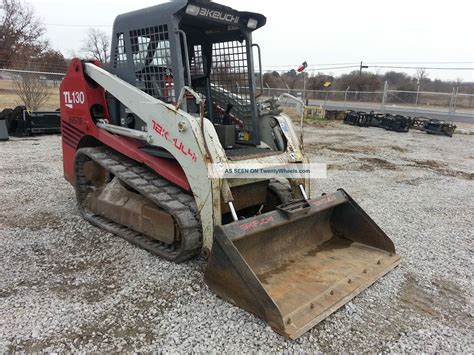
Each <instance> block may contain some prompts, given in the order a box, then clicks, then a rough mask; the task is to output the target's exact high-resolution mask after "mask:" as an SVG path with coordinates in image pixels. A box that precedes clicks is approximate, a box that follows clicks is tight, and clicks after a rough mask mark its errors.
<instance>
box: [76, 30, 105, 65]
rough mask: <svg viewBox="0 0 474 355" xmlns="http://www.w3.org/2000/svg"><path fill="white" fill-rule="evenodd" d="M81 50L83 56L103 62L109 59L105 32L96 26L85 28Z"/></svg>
mask: <svg viewBox="0 0 474 355" xmlns="http://www.w3.org/2000/svg"><path fill="white" fill-rule="evenodd" d="M81 51H82V52H83V53H84V55H85V56H87V57H90V58H93V59H96V60H98V61H100V62H102V63H104V64H106V63H108V62H109V60H110V40H109V36H108V35H107V33H105V32H104V31H102V30H98V29H96V28H89V30H87V35H86V38H85V39H84V41H83V45H82V48H81Z"/></svg>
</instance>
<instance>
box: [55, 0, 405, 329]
mask: <svg viewBox="0 0 474 355" xmlns="http://www.w3.org/2000/svg"><path fill="white" fill-rule="evenodd" d="M265 22H266V18H265V17H264V16H262V15H260V14H257V13H251V12H239V11H236V10H234V9H231V8H229V7H226V6H223V5H219V4H217V3H214V2H210V1H204V0H201V1H198V0H192V1H191V0H189V1H188V0H175V1H171V2H167V3H164V4H161V5H157V6H154V7H150V8H147V9H143V10H138V11H135V12H131V13H127V14H123V15H120V16H118V17H117V19H116V20H115V23H114V28H113V41H112V50H113V51H112V58H111V63H110V67H109V68H108V70H104V68H102V66H101V63H98V62H96V61H81V60H80V59H74V60H72V62H71V64H70V67H69V69H68V71H67V75H66V76H65V79H64V81H63V82H62V84H61V89H60V99H61V119H62V122H61V131H62V147H63V155H64V173H65V178H66V179H67V180H68V181H69V182H70V183H71V184H73V185H74V187H75V189H76V195H77V201H78V206H79V210H80V212H81V214H82V215H83V217H84V218H85V219H86V220H88V221H89V222H91V223H92V224H94V225H96V226H98V227H101V228H103V229H105V230H107V231H109V232H112V233H114V234H116V235H118V236H120V237H122V238H124V239H126V240H128V241H130V242H131V243H134V244H135V245H137V246H139V247H142V248H144V249H146V250H148V251H150V252H151V253H154V254H156V255H159V256H161V257H163V258H165V259H167V260H170V261H176V262H180V261H185V260H188V259H190V258H192V257H194V256H196V255H198V254H200V253H203V254H204V256H205V257H207V258H208V264H207V267H206V270H205V274H204V278H205V281H206V283H207V284H208V285H209V287H210V289H211V290H212V291H214V292H215V293H216V294H217V295H218V296H219V297H221V298H223V299H225V300H227V301H229V302H231V303H233V304H235V305H237V306H239V307H241V308H243V309H245V310H247V311H250V312H252V313H254V314H255V315H257V316H259V317H260V318H262V319H263V320H265V321H266V322H268V323H269V324H270V325H271V326H272V327H273V328H274V329H275V330H276V331H277V332H278V333H280V334H282V335H285V336H288V337H290V338H296V337H298V336H300V335H301V334H303V333H304V332H305V331H307V330H308V329H310V328H312V327H313V326H314V325H315V324H317V323H318V322H320V321H321V320H322V319H324V318H325V317H327V316H328V315H329V314H331V313H332V312H334V311H335V310H336V309H338V308H339V307H341V306H342V305H344V304H345V303H346V302H348V301H349V300H350V299H351V298H353V297H354V296H355V295H357V294H358V293H360V292H361V291H362V290H363V289H365V288H366V287H368V286H369V285H371V284H372V283H373V282H375V281H376V280H377V279H378V278H380V277H381V276H382V275H384V274H385V273H387V272H388V271H390V270H391V269H392V268H394V267H395V266H396V265H397V264H398V263H399V259H400V258H399V256H397V255H396V254H395V248H394V245H393V243H392V242H391V240H390V239H389V238H388V237H387V235H386V234H385V233H384V232H383V231H382V230H381V229H380V228H379V227H378V226H377V225H376V224H375V223H374V221H373V220H372V219H371V218H370V217H369V216H368V215H367V214H366V213H364V211H363V210H362V209H361V208H360V207H359V206H358V205H357V204H356V202H354V200H353V199H352V198H351V197H350V196H349V195H348V194H347V193H346V192H345V191H344V190H339V191H337V192H335V193H332V194H325V195H323V196H321V197H318V198H310V196H309V194H310V184H309V179H308V178H306V177H304V178H294V179H288V180H282V179H241V178H239V179H233V178H222V179H218V178H212V177H211V178H210V177H209V174H208V173H209V167H210V164H217V165H219V164H221V166H226V165H229V164H232V163H234V162H239V163H245V164H257V163H258V164H296V163H302V162H305V161H306V160H305V158H304V156H303V151H302V147H301V143H300V141H299V139H298V137H297V135H296V133H295V130H294V128H293V124H292V121H291V120H290V118H289V117H288V116H286V115H284V114H282V113H281V111H280V110H279V109H278V106H277V105H276V104H275V102H274V101H273V100H263V99H261V98H259V95H260V94H261V92H262V91H261V89H262V81H261V71H262V70H261V69H262V67H261V60H260V48H259V47H258V45H256V44H254V43H252V32H253V31H255V30H257V29H258V28H260V27H262V26H263V25H264V24H265ZM254 62H258V63H259V70H258V71H259V72H260V74H259V75H255V70H254V66H255V63H254ZM257 87H259V90H258V89H257Z"/></svg>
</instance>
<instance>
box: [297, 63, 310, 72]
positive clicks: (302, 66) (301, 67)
mask: <svg viewBox="0 0 474 355" xmlns="http://www.w3.org/2000/svg"><path fill="white" fill-rule="evenodd" d="M307 67H308V63H307V62H304V63H303V64H301V65H300V66H299V67H298V69H297V71H298V73H303V72H304V71H305V69H306V68H307Z"/></svg>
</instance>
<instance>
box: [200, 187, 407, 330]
mask: <svg viewBox="0 0 474 355" xmlns="http://www.w3.org/2000/svg"><path fill="white" fill-rule="evenodd" d="M299 202H301V201H298V202H296V203H293V204H290V205H285V206H280V207H279V208H278V209H277V210H275V211H272V212H268V213H265V214H263V215H260V216H256V217H253V218H249V219H246V220H243V221H238V222H234V223H231V224H227V225H224V226H220V227H217V228H216V233H215V236H214V244H213V248H212V252H211V255H210V257H209V262H208V264H207V268H206V272H205V280H206V283H207V284H208V285H209V287H210V288H211V289H212V290H213V291H214V292H215V293H216V294H217V295H218V296H220V297H221V298H223V299H225V300H227V301H229V302H231V303H233V304H235V305H237V306H239V307H241V308H243V309H245V310H247V311H249V312H252V313H254V314H255V315H257V316H259V317H260V318H262V319H263V320H265V321H266V322H267V323H268V324H269V325H270V326H272V327H273V329H274V330H275V331H277V332H278V333H280V334H282V335H285V336H288V337H290V338H293V339H294V338H297V337H299V336H300V335H302V334H303V333H304V332H306V331H307V330H309V329H311V328H312V327H313V326H314V325H316V324H317V323H319V322H320V321H321V320H323V319H324V318H326V317H327V316H329V315H330V314H331V313H333V312H334V311H336V310H337V309H338V308H339V307H341V306H343V305H344V304H345V303H347V302H348V301H349V300H351V299H352V298H353V297H355V296H356V295H357V294H359V293H360V292H361V291H363V290H364V289H365V288H367V287H368V286H370V285H371V284H372V283H374V282H375V281H376V280H377V279H379V278H380V277H382V276H383V275H384V274H386V273H387V272H389V271H390V270H392V269H393V268H394V267H395V266H397V265H398V264H399V262H400V257H399V256H398V255H396V254H395V248H394V245H393V243H392V241H391V240H390V239H389V238H388V237H387V235H386V234H385V233H384V232H383V231H382V230H381V229H380V228H379V227H378V226H377V225H376V224H375V222H374V221H373V220H372V219H371V218H370V217H369V216H368V215H367V214H366V213H365V212H364V211H363V210H362V209H361V208H360V207H359V206H358V205H357V203H355V201H354V200H352V198H351V197H350V196H349V195H348V194H347V193H346V192H345V191H344V190H338V191H337V192H335V193H334V194H331V195H325V196H323V197H320V198H316V199H313V200H309V201H308V204H309V206H303V205H302V204H299ZM295 211H296V212H297V213H295Z"/></svg>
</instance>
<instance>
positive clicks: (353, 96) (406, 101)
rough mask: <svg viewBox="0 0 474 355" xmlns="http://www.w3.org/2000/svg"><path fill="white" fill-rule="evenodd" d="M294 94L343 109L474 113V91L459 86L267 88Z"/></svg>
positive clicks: (268, 92) (310, 102)
mask: <svg viewBox="0 0 474 355" xmlns="http://www.w3.org/2000/svg"><path fill="white" fill-rule="evenodd" d="M284 93H287V94H291V95H293V96H295V97H297V98H300V99H302V100H303V101H305V102H306V104H307V105H321V106H323V107H330V106H337V107H338V108H340V109H341V110H349V109H352V110H358V109H360V110H374V111H382V112H383V111H384V110H385V109H387V108H397V107H399V108H403V109H413V110H414V111H417V110H420V111H423V110H426V111H430V110H438V111H443V112H449V113H455V112H457V111H458V112H459V111H462V112H466V113H468V114H473V115H474V94H463V93H459V92H458V90H457V89H456V88H454V89H453V91H452V92H450V93H442V92H425V91H421V90H418V91H403V90H390V89H389V87H388V85H387V84H386V86H385V89H384V90H383V91H357V90H351V89H350V88H348V89H347V90H345V91H338V90H331V89H328V90H306V91H305V90H302V89H289V88H286V89H283V88H270V87H266V88H265V89H264V95H265V96H267V97H279V96H280V95H281V94H284Z"/></svg>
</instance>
